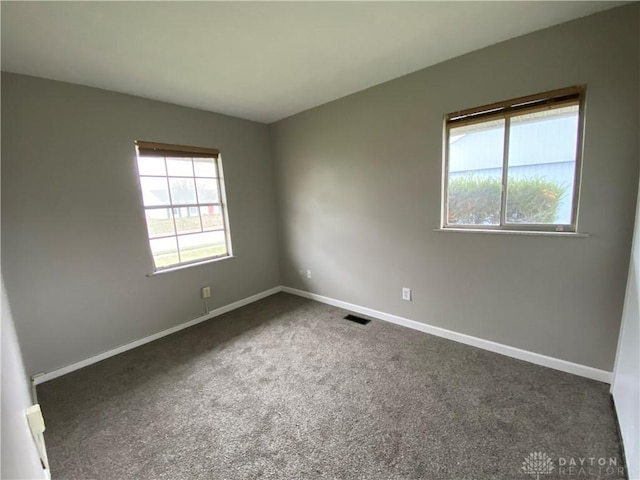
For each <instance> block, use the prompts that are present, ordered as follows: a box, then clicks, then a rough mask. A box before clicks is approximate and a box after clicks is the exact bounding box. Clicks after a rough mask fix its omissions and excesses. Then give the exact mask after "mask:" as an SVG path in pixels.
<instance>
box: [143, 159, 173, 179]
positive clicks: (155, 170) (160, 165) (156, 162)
mask: <svg viewBox="0 0 640 480" xmlns="http://www.w3.org/2000/svg"><path fill="white" fill-rule="evenodd" d="M138 173H139V174H140V175H166V174H167V170H166V169H165V165H164V158H163V157H138Z"/></svg>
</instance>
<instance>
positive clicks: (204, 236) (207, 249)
mask: <svg viewBox="0 0 640 480" xmlns="http://www.w3.org/2000/svg"><path fill="white" fill-rule="evenodd" d="M178 244H179V245H180V256H181V257H182V261H183V262H190V261H193V260H199V259H202V258H208V257H215V256H218V255H224V254H226V253H227V246H226V243H225V237H224V232H206V233H196V234H193V235H183V236H180V237H178Z"/></svg>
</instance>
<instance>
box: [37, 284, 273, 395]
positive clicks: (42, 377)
mask: <svg viewBox="0 0 640 480" xmlns="http://www.w3.org/2000/svg"><path fill="white" fill-rule="evenodd" d="M280 291H282V287H280V286H278V287H274V288H270V289H269V290H265V291H263V292H260V293H256V294H255V295H251V296H250V297H247V298H243V299H242V300H238V301H237V302H233V303H230V304H228V305H224V306H222V307H219V308H216V309H215V310H212V311H210V312H209V313H208V314H206V315H203V316H201V317H198V318H194V319H193V320H189V321H188V322H185V323H181V324H180V325H176V326H175V327H171V328H167V329H166V330H163V331H161V332H158V333H154V334H153V335H149V336H148V337H144V338H141V339H139V340H135V341H133V342H131V343H127V344H126V345H121V346H119V347H116V348H114V349H111V350H108V351H106V352H103V353H100V354H98V355H95V356H93V357H90V358H87V359H85V360H81V361H79V362H76V363H72V364H71V365H67V366H66V367H62V368H59V369H57V370H53V371H51V372H47V373H43V374H38V375H34V376H33V377H32V378H33V384H34V385H40V384H41V383H44V382H48V381H49V380H53V379H54V378H58V377H61V376H62V375H65V374H67V373H71V372H73V371H75V370H79V369H81V368H83V367H87V366H89V365H91V364H93V363H97V362H99V361H101V360H104V359H106V358H109V357H113V356H114V355H118V354H119V353H123V352H126V351H127V350H131V349H133V348H136V347H139V346H140V345H144V344H145V343H149V342H153V341H154V340H158V339H159V338H162V337H166V336H167V335H171V334H172V333H175V332H178V331H180V330H183V329H185V328H189V327H191V326H193V325H196V324H198V323H200V322H204V321H205V320H209V319H211V318H214V317H218V316H220V315H223V314H225V313H227V312H230V311H231V310H235V309H237V308H240V307H244V306H245V305H248V304H250V303H253V302H257V301H258V300H262V299H263V298H265V297H268V296H270V295H273V294H274V293H278V292H280Z"/></svg>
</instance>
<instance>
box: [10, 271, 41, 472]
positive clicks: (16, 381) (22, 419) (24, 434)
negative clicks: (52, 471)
mask: <svg viewBox="0 0 640 480" xmlns="http://www.w3.org/2000/svg"><path fill="white" fill-rule="evenodd" d="M1 288H2V382H1V383H2V389H1V390H0V392H1V393H2V395H1V397H2V398H0V407H1V410H2V416H1V418H0V421H1V422H2V438H1V439H0V441H1V442H2V456H1V458H0V465H1V470H0V478H6V479H19V478H27V479H30V480H34V479H38V478H45V474H44V470H43V469H42V465H40V458H39V457H38V451H37V450H36V447H35V444H34V442H33V438H32V437H31V431H30V430H29V425H28V424H27V417H26V416H25V414H24V411H25V409H26V408H28V407H30V406H31V404H32V403H33V402H31V395H30V393H29V381H28V378H27V374H26V373H25V371H24V364H23V362H22V356H21V354H20V345H19V344H18V338H17V337H16V331H15V328H14V324H13V318H12V316H11V308H10V307H9V302H8V300H7V296H6V293H5V288H4V280H3V281H2V286H1Z"/></svg>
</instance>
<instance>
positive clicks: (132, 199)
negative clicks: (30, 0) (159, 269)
mask: <svg viewBox="0 0 640 480" xmlns="http://www.w3.org/2000/svg"><path fill="white" fill-rule="evenodd" d="M135 140H149V141H157V142H167V143H176V144H184V145H197V146H206V147H216V148H219V149H220V150H221V151H222V158H223V164H224V170H225V177H226V187H227V195H228V204H229V217H230V225H231V236H232V241H233V251H234V254H235V255H237V257H236V258H232V259H227V260H223V261H220V262H216V263H213V264H208V265H203V266H198V267H193V268H189V269H185V270H182V271H176V272H171V273H165V274H162V275H156V276H153V277H146V274H147V273H149V272H151V271H152V262H151V257H150V253H149V250H148V244H147V238H146V225H145V220H144V214H143V210H142V206H141V199H140V194H139V191H138V184H137V177H136V169H135V164H134V159H135V152H134V141H135ZM269 152H270V144H269V132H268V127H267V126H266V125H264V124H260V123H255V122H249V121H245V120H240V119H236V118H232V117H228V116H224V115H218V114H214V113H208V112H204V111H199V110H194V109H189V108H184V107H178V106H174V105H169V104H166V103H161V102H155V101H151V100H144V99H141V98H137V97H132V96H127V95H120V94H116V93H112V92H107V91H104V90H98V89H93V88H87V87H81V86H77V85H72V84H67V83H61V82H54V81H49V80H43V79H38V78H34V77H28V76H21V75H14V74H3V75H2V271H3V274H4V278H5V282H6V288H7V294H8V296H9V299H10V300H11V303H12V307H13V313H14V318H15V321H16V328H17V332H18V337H19V338H20V341H21V344H22V348H23V354H24V358H25V364H26V369H27V372H28V373H30V374H33V373H36V372H40V371H51V370H53V369H55V368H59V367H62V366H64V365H67V364H69V363H73V362H76V361H79V360H83V359H85V358H88V357H91V356H93V355H96V354H98V353H100V352H103V351H105V350H108V349H111V348H114V347H116V346H119V345H122V344H125V343H128V342H131V341H133V340H136V339H138V338H141V337H144V336H146V335H149V334H152V333H155V332H158V331H161V330H163V329H166V328H169V327H171V326H174V325H177V324H180V323H183V322H185V321H187V320H190V319H192V318H195V317H198V316H199V315H200V314H201V313H202V311H203V303H202V300H201V299H200V287H202V286H204V285H211V287H212V299H211V300H212V302H210V304H211V306H212V307H213V308H215V307H217V306H221V305H225V304H228V303H231V302H233V301H236V300H239V299H242V298H245V297H247V296H250V295H252V294H255V293H258V292H260V291H263V290H266V289H269V288H272V287H274V286H277V285H278V284H279V266H278V259H277V255H278V250H277V242H276V227H275V223H276V219H275V202H274V191H273V167H272V161H271V157H270V153H269Z"/></svg>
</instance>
